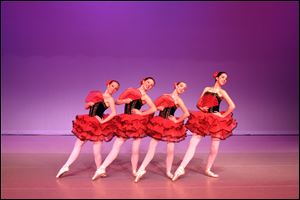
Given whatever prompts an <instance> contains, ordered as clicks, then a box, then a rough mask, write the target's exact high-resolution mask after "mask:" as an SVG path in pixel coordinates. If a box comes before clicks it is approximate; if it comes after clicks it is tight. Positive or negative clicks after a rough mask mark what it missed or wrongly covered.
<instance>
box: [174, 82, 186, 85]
mask: <svg viewBox="0 0 300 200" xmlns="http://www.w3.org/2000/svg"><path fill="white" fill-rule="evenodd" d="M180 83H184V84H186V82H184V81H178V82H175V84H176V85H179V84H180Z"/></svg>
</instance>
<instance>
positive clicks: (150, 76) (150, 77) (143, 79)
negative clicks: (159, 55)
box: [141, 76, 155, 85]
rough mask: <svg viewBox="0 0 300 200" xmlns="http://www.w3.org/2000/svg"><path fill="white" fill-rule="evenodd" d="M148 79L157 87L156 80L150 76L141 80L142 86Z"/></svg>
mask: <svg viewBox="0 0 300 200" xmlns="http://www.w3.org/2000/svg"><path fill="white" fill-rule="evenodd" d="M148 79H151V80H152V81H153V82H154V85H155V79H154V78H153V77H151V76H148V77H146V78H144V79H143V80H141V85H142V84H143V81H146V80H148Z"/></svg>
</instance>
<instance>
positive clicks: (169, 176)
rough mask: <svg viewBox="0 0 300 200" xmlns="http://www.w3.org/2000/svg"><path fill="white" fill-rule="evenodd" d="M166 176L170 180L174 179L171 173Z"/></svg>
mask: <svg viewBox="0 0 300 200" xmlns="http://www.w3.org/2000/svg"><path fill="white" fill-rule="evenodd" d="M166 176H167V177H168V178H169V179H171V180H172V179H173V177H174V175H173V174H172V173H171V172H166Z"/></svg>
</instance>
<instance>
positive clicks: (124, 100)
mask: <svg viewBox="0 0 300 200" xmlns="http://www.w3.org/2000/svg"><path fill="white" fill-rule="evenodd" d="M131 101H132V99H130V98H127V99H123V102H124V103H130V102H131Z"/></svg>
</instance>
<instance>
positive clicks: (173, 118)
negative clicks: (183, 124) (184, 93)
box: [168, 115, 178, 123]
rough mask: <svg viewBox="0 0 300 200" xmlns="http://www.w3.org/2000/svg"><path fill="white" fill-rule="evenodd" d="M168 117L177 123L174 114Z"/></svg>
mask: <svg viewBox="0 0 300 200" xmlns="http://www.w3.org/2000/svg"><path fill="white" fill-rule="evenodd" d="M168 119H169V120H171V121H173V122H174V123H177V122H178V120H177V119H176V117H174V116H172V115H171V116H169V117H168Z"/></svg>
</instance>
